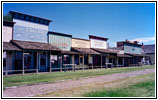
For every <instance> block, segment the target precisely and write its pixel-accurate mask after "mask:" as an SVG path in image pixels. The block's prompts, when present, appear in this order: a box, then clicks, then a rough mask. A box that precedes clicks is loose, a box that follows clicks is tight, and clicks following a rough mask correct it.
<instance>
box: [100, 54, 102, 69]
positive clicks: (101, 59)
mask: <svg viewBox="0 0 158 100" xmlns="http://www.w3.org/2000/svg"><path fill="white" fill-rule="evenodd" d="M100 56H101V68H102V54H101V55H100Z"/></svg>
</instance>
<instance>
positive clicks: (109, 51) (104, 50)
mask: <svg viewBox="0 0 158 100" xmlns="http://www.w3.org/2000/svg"><path fill="white" fill-rule="evenodd" d="M92 49H93V50H95V51H97V52H100V53H115V54H117V51H115V50H112V49H98V48H92Z"/></svg>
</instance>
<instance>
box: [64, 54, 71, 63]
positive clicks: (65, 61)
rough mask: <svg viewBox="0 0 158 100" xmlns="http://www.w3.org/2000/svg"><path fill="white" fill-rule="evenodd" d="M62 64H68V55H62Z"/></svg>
mask: <svg viewBox="0 0 158 100" xmlns="http://www.w3.org/2000/svg"><path fill="white" fill-rule="evenodd" d="M64 64H70V56H69V55H64Z"/></svg>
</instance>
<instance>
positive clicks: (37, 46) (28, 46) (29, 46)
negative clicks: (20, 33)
mask: <svg viewBox="0 0 158 100" xmlns="http://www.w3.org/2000/svg"><path fill="white" fill-rule="evenodd" d="M11 42H12V43H13V44H14V45H16V46H18V47H19V48H21V49H23V50H50V51H61V50H60V49H59V48H57V47H56V46H54V45H52V44H49V43H40V42H30V41H19V40H11Z"/></svg>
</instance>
